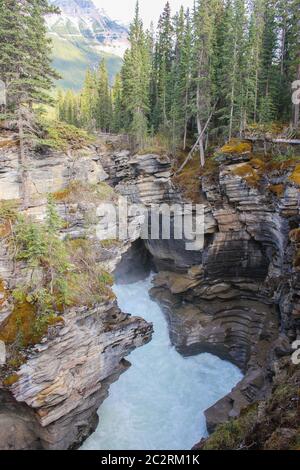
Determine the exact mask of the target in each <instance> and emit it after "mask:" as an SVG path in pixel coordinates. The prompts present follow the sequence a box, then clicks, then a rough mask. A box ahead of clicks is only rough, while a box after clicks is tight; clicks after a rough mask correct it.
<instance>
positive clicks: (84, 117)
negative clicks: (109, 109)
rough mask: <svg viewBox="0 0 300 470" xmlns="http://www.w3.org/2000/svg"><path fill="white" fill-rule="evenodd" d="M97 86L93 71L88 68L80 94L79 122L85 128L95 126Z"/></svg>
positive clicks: (93, 127)
mask: <svg viewBox="0 0 300 470" xmlns="http://www.w3.org/2000/svg"><path fill="white" fill-rule="evenodd" d="M97 99H98V96H97V87H96V76H95V73H94V72H93V71H92V70H91V69H88V70H87V72H86V76H85V80H84V85H83V89H82V91H81V96H80V114H81V123H82V125H83V127H86V128H87V129H95V127H96V110H97Z"/></svg>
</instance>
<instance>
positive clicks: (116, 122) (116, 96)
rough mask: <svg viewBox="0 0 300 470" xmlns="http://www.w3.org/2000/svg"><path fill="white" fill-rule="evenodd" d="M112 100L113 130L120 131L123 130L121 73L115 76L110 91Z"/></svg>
mask: <svg viewBox="0 0 300 470" xmlns="http://www.w3.org/2000/svg"><path fill="white" fill-rule="evenodd" d="M112 101H113V124H112V127H113V131H114V132H117V133H118V132H121V131H122V130H123V126H124V123H123V104H122V103H123V96H122V80H121V75H120V74H118V75H117V76H116V78H115V83H114V87H113V91H112Z"/></svg>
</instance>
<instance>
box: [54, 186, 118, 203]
mask: <svg viewBox="0 0 300 470" xmlns="http://www.w3.org/2000/svg"><path fill="white" fill-rule="evenodd" d="M114 194H115V193H114V190H113V189H112V188H111V187H110V186H109V185H108V184H107V183H104V182H101V183H98V184H90V183H82V182H79V181H73V182H71V183H70V184H69V185H68V186H67V187H66V188H63V189H61V190H59V191H56V192H54V193H52V196H53V198H54V200H55V201H56V202H64V203H67V204H73V203H74V204H75V203H78V202H80V201H84V202H93V203H97V202H101V201H104V200H105V201H108V200H112V199H113V198H114Z"/></svg>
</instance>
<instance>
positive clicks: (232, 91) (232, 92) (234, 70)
mask: <svg viewBox="0 0 300 470" xmlns="http://www.w3.org/2000/svg"><path fill="white" fill-rule="evenodd" d="M236 56H237V38H235V41H234V56H233V61H234V62H233V72H232V73H233V75H232V76H233V80H232V87H231V98H230V120H229V132H228V134H229V135H228V139H229V140H231V138H232V129H233V112H234V98H235V74H236V65H237V64H236Z"/></svg>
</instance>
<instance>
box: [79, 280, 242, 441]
mask: <svg viewBox="0 0 300 470" xmlns="http://www.w3.org/2000/svg"><path fill="white" fill-rule="evenodd" d="M150 288H151V278H149V279H147V280H145V281H139V282H137V283H135V284H130V285H117V286H115V287H114V292H115V294H116V295H117V298H118V303H119V306H120V308H121V309H122V310H123V311H125V312H130V313H131V314H133V315H138V316H141V317H143V318H145V319H146V320H147V321H148V322H152V323H153V325H154V335H153V339H152V341H151V342H150V343H149V344H147V345H146V346H143V347H141V348H139V349H137V350H135V351H134V352H133V353H132V354H131V355H130V356H129V361H130V362H131V364H132V366H131V368H130V369H129V370H128V371H127V372H125V373H124V374H123V375H122V376H121V377H120V379H119V380H118V381H117V382H116V383H114V384H113V385H112V386H111V388H110V392H109V397H108V398H107V400H105V402H104V403H103V404H102V406H101V408H100V410H99V418H100V421H99V426H98V428H97V430H96V432H95V433H94V434H92V435H91V436H90V437H89V439H88V440H87V441H86V442H85V443H84V445H83V447H82V449H83V450H186V449H191V447H192V446H193V445H194V444H195V443H196V442H198V441H199V440H200V439H201V438H202V437H204V436H206V435H207V429H206V424H205V418H204V411H205V410H206V409H207V408H209V407H210V406H211V405H213V404H214V403H215V402H216V401H217V400H219V399H220V398H222V397H223V396H224V395H226V394H227V393H228V392H229V391H230V390H231V389H232V388H233V387H234V386H235V385H236V384H237V382H239V381H240V380H241V378H242V373H241V371H240V370H239V369H238V368H237V367H235V366H234V365H232V364H230V363H229V362H227V361H223V360H221V359H219V358H218V357H216V356H213V355H211V354H206V353H205V354H200V355H198V356H194V357H189V358H184V357H182V356H181V355H180V354H179V353H177V351H176V350H175V349H174V347H172V346H171V343H170V339H169V334H168V326H167V322H166V320H165V317H164V314H163V313H162V311H161V309H160V307H159V306H158V305H157V304H156V303H155V302H153V301H152V300H151V299H150V296H149V289H150Z"/></svg>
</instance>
